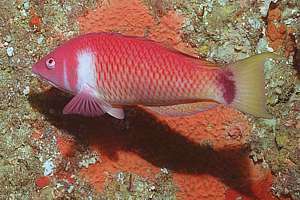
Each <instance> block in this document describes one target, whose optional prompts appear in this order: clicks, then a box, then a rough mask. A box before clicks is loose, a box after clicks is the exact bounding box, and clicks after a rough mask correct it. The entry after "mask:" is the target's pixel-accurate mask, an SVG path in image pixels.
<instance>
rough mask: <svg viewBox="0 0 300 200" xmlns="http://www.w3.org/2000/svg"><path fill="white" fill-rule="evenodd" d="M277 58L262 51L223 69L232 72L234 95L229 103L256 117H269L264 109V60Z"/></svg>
mask: <svg viewBox="0 0 300 200" xmlns="http://www.w3.org/2000/svg"><path fill="white" fill-rule="evenodd" d="M269 58H278V56H277V55H276V54H273V53H262V54H259V55H255V56H251V57H249V58H246V59H243V60H240V61H237V62H236V63H233V64H231V65H229V66H228V67H227V68H226V69H225V71H229V72H230V73H232V74H231V75H232V81H233V82H234V89H233V90H232V91H234V93H235V94H234V95H232V101H231V102H230V103H229V105H231V106H233V107H235V108H237V109H238V110H240V111H242V112H245V113H249V114H252V115H254V116H257V117H263V118H270V117H271V115H270V114H268V113H267V110H266V95H265V78H264V62H265V61H266V59H269ZM224 88H226V87H224Z"/></svg>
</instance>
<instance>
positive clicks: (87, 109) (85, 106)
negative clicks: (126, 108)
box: [63, 85, 124, 119]
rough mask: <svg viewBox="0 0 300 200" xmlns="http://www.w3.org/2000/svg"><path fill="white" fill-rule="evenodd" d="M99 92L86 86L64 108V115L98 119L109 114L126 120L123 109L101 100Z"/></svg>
mask: <svg viewBox="0 0 300 200" xmlns="http://www.w3.org/2000/svg"><path fill="white" fill-rule="evenodd" d="M97 94H98V93H97V91H96V90H95V89H93V88H92V87H90V86H88V85H84V86H83V87H82V89H81V90H80V92H79V93H78V94H77V95H76V96H74V97H73V99H71V101H70V102H69V103H68V104H67V105H66V106H65V107H64V109H63V114H79V115H83V116H87V117H96V116H100V115H103V114H104V113H108V114H109V115H111V116H113V117H115V118H117V119H124V112H123V109H122V108H114V107H112V106H111V105H110V104H109V103H107V102H105V101H104V100H101V98H99V95H97Z"/></svg>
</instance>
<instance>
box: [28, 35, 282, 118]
mask: <svg viewBox="0 0 300 200" xmlns="http://www.w3.org/2000/svg"><path fill="white" fill-rule="evenodd" d="M270 58H277V56H276V55H275V54H274V53H270V52H267V53H262V54H258V55H254V56H251V57H248V58H245V59H242V60H239V61H237V62H235V63H229V64H225V65H218V64H215V63H212V62H209V61H207V60H205V59H202V58H198V57H194V56H191V55H187V54H185V53H183V52H180V51H178V50H176V49H174V48H172V47H168V46H166V45H164V44H162V43H159V42H156V41H153V40H150V39H147V38H144V37H136V36H126V35H122V34H118V33H110V32H100V33H88V34H84V35H80V36H77V37H74V38H72V39H70V40H68V41H66V42H64V43H62V44H61V45H59V46H58V47H56V48H55V49H54V50H53V51H51V52H50V53H49V54H47V55H45V56H44V57H42V58H41V59H40V60H39V61H38V62H36V63H35V64H34V65H33V67H32V72H33V74H35V75H36V76H37V77H39V78H40V79H42V80H44V81H47V82H48V83H49V84H51V85H53V86H54V87H56V88H58V89H61V90H62V91H64V92H67V93H70V94H71V95H73V96H74V97H73V98H72V99H71V100H70V101H69V102H68V103H67V104H66V105H65V107H64V109H63V114H78V115H83V116H86V117H97V116H101V115H103V114H105V113H107V114H109V115H111V116H112V117H115V118H117V119H124V117H125V114H124V108H126V107H132V106H142V107H144V108H145V109H146V110H147V111H149V112H152V113H155V114H160V115H163V116H170V117H181V116H189V115H194V114H197V113H199V112H204V111H206V110H210V109H214V108H215V107H216V106H218V105H220V104H223V105H225V106H230V107H233V108H235V109H237V110H239V111H242V112H244V113H248V114H251V115H253V116H256V117H262V118H270V117H271V115H270V114H269V113H268V112H267V109H266V96H265V80H264V62H265V61H266V60H267V59H270Z"/></svg>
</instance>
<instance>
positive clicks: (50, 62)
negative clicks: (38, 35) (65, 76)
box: [46, 58, 55, 69]
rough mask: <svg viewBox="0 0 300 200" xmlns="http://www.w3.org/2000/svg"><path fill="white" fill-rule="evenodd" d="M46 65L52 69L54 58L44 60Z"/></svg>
mask: <svg viewBox="0 0 300 200" xmlns="http://www.w3.org/2000/svg"><path fill="white" fill-rule="evenodd" d="M46 66H47V68H48V69H54V68H55V60H54V59H53V58H49V59H48V60H46Z"/></svg>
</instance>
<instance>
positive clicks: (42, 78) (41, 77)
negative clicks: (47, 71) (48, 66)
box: [31, 67, 61, 89]
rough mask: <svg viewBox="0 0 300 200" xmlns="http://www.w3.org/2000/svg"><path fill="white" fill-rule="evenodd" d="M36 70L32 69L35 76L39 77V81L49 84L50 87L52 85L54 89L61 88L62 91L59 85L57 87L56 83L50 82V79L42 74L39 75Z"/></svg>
mask: <svg viewBox="0 0 300 200" xmlns="http://www.w3.org/2000/svg"><path fill="white" fill-rule="evenodd" d="M35 69H36V68H35V67H33V68H32V70H31V71H32V73H33V76H35V77H37V78H38V79H40V80H42V81H44V82H46V83H48V84H49V85H52V86H53V87H56V88H59V89H61V88H60V87H59V86H58V85H56V84H55V83H53V82H52V81H50V80H49V79H47V78H45V77H44V76H42V75H41V74H40V73H38V72H37V71H36V70H35Z"/></svg>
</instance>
